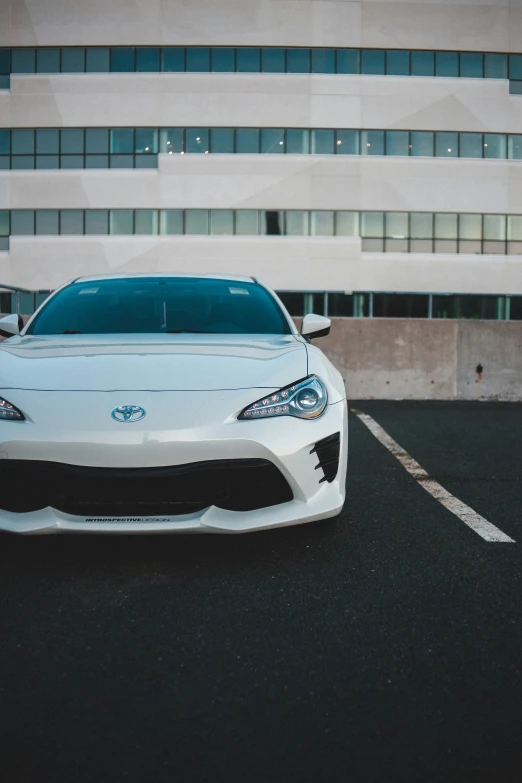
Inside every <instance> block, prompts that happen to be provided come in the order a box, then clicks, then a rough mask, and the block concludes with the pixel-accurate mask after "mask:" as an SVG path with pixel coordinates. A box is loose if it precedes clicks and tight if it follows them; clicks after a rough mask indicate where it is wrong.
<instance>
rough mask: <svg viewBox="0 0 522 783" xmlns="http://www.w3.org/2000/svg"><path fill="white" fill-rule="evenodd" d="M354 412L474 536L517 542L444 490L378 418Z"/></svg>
mask: <svg viewBox="0 0 522 783" xmlns="http://www.w3.org/2000/svg"><path fill="white" fill-rule="evenodd" d="M352 413H355V415H356V416H357V418H358V419H359V421H362V423H363V424H365V425H366V427H368V429H369V430H370V432H371V433H372V435H374V436H375V437H376V438H377V440H378V441H379V442H380V443H382V445H383V446H385V447H386V448H387V449H388V451H390V452H391V453H392V454H393V456H394V457H395V458H396V459H398V460H399V462H400V463H401V465H402V466H403V468H405V469H406V470H407V471H408V473H409V474H410V475H411V476H413V478H414V479H415V480H416V481H417V482H418V483H419V484H420V486H421V487H422V488H423V489H425V490H426V492H429V493H430V495H432V497H434V498H435V500H438V501H439V503H441V504H442V505H443V506H444V507H445V508H447V509H448V511H451V513H452V514H455V516H456V517H458V518H459V519H460V520H461V522H464V524H465V525H467V526H468V527H470V528H471V529H472V530H474V531H475V533H478V534H479V536H482V538H483V539H484V540H485V541H493V542H496V543H498V542H503V543H511V544H514V543H515V541H514V540H513V539H512V538H510V537H509V536H507V535H506V534H505V533H503V532H502V530H499V529H498V527H495V525H492V524H491V522H488V520H487V519H484V517H481V516H480V514H477V512H476V511H473V509H472V508H470V507H469V506H467V505H466V504H465V503H463V502H462V501H461V500H459V499H458V498H456V497H454V496H453V495H452V494H451V493H450V492H448V491H447V489H444V487H442V486H441V485H440V484H439V483H438V481H435V480H434V479H432V478H430V476H429V475H428V474H427V473H426V471H425V470H424V468H423V467H421V465H419V463H418V462H416V461H415V460H414V459H413V457H410V455H409V454H408V452H407V451H404V449H403V448H402V446H399V444H398V443H397V442H396V441H394V440H393V438H392V437H390V435H388V433H387V432H386V431H385V430H383V428H382V427H381V426H380V424H377V422H376V421H375V419H372V417H371V416H368V414H367V413H362V411H357V410H353V408H352Z"/></svg>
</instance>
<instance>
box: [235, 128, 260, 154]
mask: <svg viewBox="0 0 522 783" xmlns="http://www.w3.org/2000/svg"><path fill="white" fill-rule="evenodd" d="M236 152H241V153H246V154H256V153H258V152H259V129H258V128H237V130H236Z"/></svg>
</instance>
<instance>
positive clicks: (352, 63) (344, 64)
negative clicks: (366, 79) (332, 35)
mask: <svg viewBox="0 0 522 783" xmlns="http://www.w3.org/2000/svg"><path fill="white" fill-rule="evenodd" d="M336 69H337V73H361V50H360V49H337V61H336Z"/></svg>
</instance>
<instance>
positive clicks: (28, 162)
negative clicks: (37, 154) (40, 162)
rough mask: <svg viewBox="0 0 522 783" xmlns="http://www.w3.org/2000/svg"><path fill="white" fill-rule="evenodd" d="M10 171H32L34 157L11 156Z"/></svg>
mask: <svg viewBox="0 0 522 783" xmlns="http://www.w3.org/2000/svg"><path fill="white" fill-rule="evenodd" d="M11 168H12V169H34V155H13V157H12V159H11Z"/></svg>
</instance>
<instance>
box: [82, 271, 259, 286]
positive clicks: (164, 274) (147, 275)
mask: <svg viewBox="0 0 522 783" xmlns="http://www.w3.org/2000/svg"><path fill="white" fill-rule="evenodd" d="M140 277H142V278H150V277H158V278H161V279H162V280H164V279H165V278H167V279H168V278H171V279H175V278H178V277H188V278H192V279H194V278H196V279H198V280H199V279H201V280H230V281H233V282H237V283H256V282H257V280H255V279H254V278H253V277H249V276H247V275H222V274H210V273H208V274H207V273H205V274H198V273H197V272H196V273H191V274H188V273H186V272H180V273H177V272H135V273H134V272H133V273H131V274H112V275H88V276H87V277H77V278H76V279H75V280H73V281H72V282H74V283H86V282H92V281H94V280H124V279H126V278H140Z"/></svg>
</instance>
